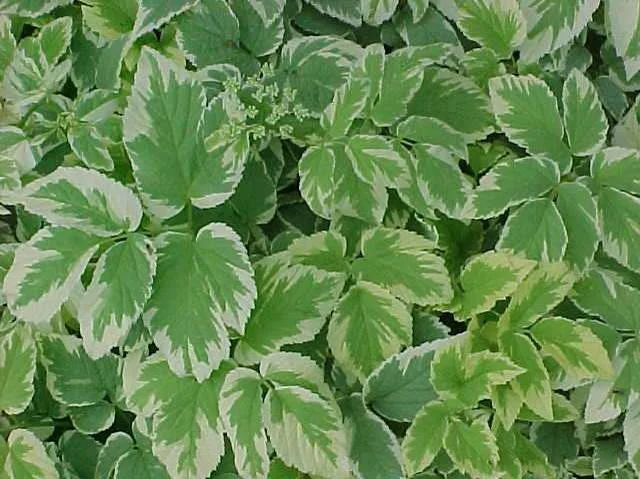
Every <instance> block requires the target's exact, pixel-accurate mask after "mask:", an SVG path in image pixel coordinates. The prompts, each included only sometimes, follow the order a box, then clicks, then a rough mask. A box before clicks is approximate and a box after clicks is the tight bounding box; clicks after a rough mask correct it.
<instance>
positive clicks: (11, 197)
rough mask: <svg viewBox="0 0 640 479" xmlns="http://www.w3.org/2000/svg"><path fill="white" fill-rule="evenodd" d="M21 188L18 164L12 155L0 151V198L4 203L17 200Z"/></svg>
mask: <svg viewBox="0 0 640 479" xmlns="http://www.w3.org/2000/svg"><path fill="white" fill-rule="evenodd" d="M21 188H22V181H21V180H20V171H19V170H18V165H16V162H15V160H14V159H13V158H12V157H10V156H9V155H7V154H5V153H0V199H2V202H3V203H5V204H10V203H15V202H17V201H18V198H19V192H20V189H21Z"/></svg>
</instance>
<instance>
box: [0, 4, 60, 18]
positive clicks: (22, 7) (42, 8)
mask: <svg viewBox="0 0 640 479" xmlns="http://www.w3.org/2000/svg"><path fill="white" fill-rule="evenodd" d="M69 3H71V0H26V1H25V0H2V1H0V14H2V15H21V16H23V17H32V18H34V17H39V16H41V15H44V14H45V13H48V12H50V11H51V10H53V9H54V8H57V7H60V6H63V5H67V4H69Z"/></svg>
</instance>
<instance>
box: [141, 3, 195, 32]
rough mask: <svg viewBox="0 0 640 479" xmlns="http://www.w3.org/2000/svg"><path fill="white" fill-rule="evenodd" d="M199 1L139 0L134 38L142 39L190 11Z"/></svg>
mask: <svg viewBox="0 0 640 479" xmlns="http://www.w3.org/2000/svg"><path fill="white" fill-rule="evenodd" d="M196 3H198V0H163V1H161V2H158V1H157V0H138V13H137V15H136V23H135V25H134V27H133V32H134V33H133V34H134V36H135V37H136V38H137V37H140V36H142V35H144V34H145V33H147V32H150V31H152V30H153V29H154V28H158V27H161V26H162V25H163V24H165V23H167V22H168V21H169V20H171V19H172V18H173V17H175V16H176V15H178V14H180V13H182V12H184V11H185V10H188V9H189V8H191V7H192V6H194V5H195V4H196Z"/></svg>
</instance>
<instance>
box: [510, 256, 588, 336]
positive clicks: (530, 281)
mask: <svg viewBox="0 0 640 479" xmlns="http://www.w3.org/2000/svg"><path fill="white" fill-rule="evenodd" d="M575 280H576V278H575V276H574V274H573V273H572V272H571V271H570V270H569V268H568V267H567V265H566V264H564V263H561V262H559V263H542V264H540V265H539V266H538V267H537V268H536V269H534V270H533V272H532V273H531V274H529V276H527V278H526V279H525V280H524V281H523V282H522V283H520V285H519V286H518V288H517V289H516V290H515V292H514V293H513V295H512V296H511V301H510V302H509V306H508V307H507V309H506V311H505V312H504V313H503V314H502V316H501V317H500V321H499V323H498V326H499V328H500V329H501V330H506V329H518V328H526V327H528V326H531V325H532V324H533V323H535V322H536V321H537V320H538V319H539V318H541V317H542V316H544V315H545V314H547V313H548V312H549V311H551V310H552V309H553V308H554V307H555V306H556V305H557V304H558V303H560V301H562V300H563V299H564V298H565V296H566V295H567V294H568V293H569V291H571V288H572V287H573V284H574V282H575Z"/></svg>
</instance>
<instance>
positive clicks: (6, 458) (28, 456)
mask: <svg viewBox="0 0 640 479" xmlns="http://www.w3.org/2000/svg"><path fill="white" fill-rule="evenodd" d="M5 448H6V450H3V449H5ZM0 451H2V459H3V462H4V467H3V468H2V470H0V472H2V475H3V476H4V477H7V478H12V479H31V478H34V477H37V478H41V479H58V477H60V476H59V474H58V471H57V470H56V466H55V463H54V462H53V459H52V458H50V457H49V455H48V454H47V451H46V449H45V447H44V444H42V441H40V439H38V437H37V436H36V435H35V434H34V433H33V432H31V431H29V430H27V429H14V430H13V431H11V434H9V438H8V440H7V442H6V443H5V440H4V438H3V439H0Z"/></svg>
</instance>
